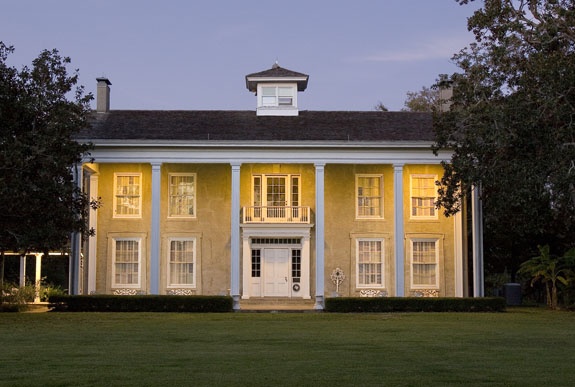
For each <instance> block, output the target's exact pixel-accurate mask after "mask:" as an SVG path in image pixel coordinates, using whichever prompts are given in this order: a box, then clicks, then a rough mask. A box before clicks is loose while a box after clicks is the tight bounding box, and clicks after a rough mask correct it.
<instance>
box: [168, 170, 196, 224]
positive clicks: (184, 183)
mask: <svg viewBox="0 0 575 387" xmlns="http://www.w3.org/2000/svg"><path fill="white" fill-rule="evenodd" d="M169 185H170V187H169V196H170V202H169V216H172V217H194V216H195V215H196V210H195V207H196V176H195V174H170V176H169Z"/></svg>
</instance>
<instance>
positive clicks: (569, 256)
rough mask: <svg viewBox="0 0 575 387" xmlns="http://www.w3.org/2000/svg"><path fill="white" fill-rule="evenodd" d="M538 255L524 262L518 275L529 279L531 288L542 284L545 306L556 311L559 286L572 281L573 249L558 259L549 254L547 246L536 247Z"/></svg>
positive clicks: (574, 255) (574, 258)
mask: <svg viewBox="0 0 575 387" xmlns="http://www.w3.org/2000/svg"><path fill="white" fill-rule="evenodd" d="M538 249H539V255H538V256H536V257H533V258H531V259H529V260H528V261H525V262H523V263H522V264H521V266H520V267H519V273H520V274H526V275H528V276H530V277H531V286H533V285H534V284H535V283H537V282H541V283H543V285H544V286H545V293H546V296H547V306H548V307H549V308H551V309H557V305H558V303H559V286H560V285H564V286H568V285H569V284H570V283H571V282H572V281H573V279H574V277H573V275H574V269H575V248H572V249H570V250H569V251H567V252H566V253H565V254H564V255H563V256H561V257H558V256H555V255H552V254H551V251H550V248H549V245H545V246H538Z"/></svg>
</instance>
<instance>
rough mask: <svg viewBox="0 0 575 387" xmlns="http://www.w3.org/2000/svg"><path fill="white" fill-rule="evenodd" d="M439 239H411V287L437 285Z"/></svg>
mask: <svg viewBox="0 0 575 387" xmlns="http://www.w3.org/2000/svg"><path fill="white" fill-rule="evenodd" d="M438 262H439V241H438V240H437V239H412V240H411V287H412V288H415V289H417V288H437V287H438V272H439V270H438Z"/></svg>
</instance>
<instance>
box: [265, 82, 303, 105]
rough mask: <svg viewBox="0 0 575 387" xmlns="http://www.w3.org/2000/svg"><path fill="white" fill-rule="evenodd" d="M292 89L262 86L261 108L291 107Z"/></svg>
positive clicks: (293, 89)
mask: <svg viewBox="0 0 575 387" xmlns="http://www.w3.org/2000/svg"><path fill="white" fill-rule="evenodd" d="M294 92H295V88H294V87H282V86H264V87H262V100H261V101H262V102H261V103H262V106H293V105H294Z"/></svg>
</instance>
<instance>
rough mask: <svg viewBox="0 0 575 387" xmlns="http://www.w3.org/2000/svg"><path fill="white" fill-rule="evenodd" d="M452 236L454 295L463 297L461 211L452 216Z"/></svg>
mask: <svg viewBox="0 0 575 387" xmlns="http://www.w3.org/2000/svg"><path fill="white" fill-rule="evenodd" d="M453 238H454V249H453V250H454V251H453V260H454V262H453V264H454V270H455V297H463V286H464V281H463V271H464V270H463V268H464V263H463V258H464V254H463V223H462V215H461V211H459V212H457V213H456V214H455V215H454V216H453Z"/></svg>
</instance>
